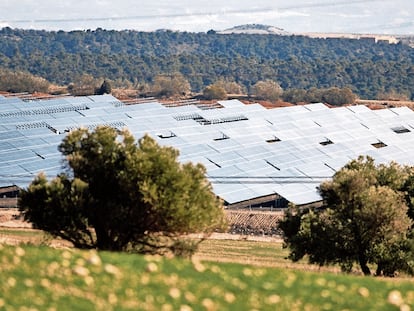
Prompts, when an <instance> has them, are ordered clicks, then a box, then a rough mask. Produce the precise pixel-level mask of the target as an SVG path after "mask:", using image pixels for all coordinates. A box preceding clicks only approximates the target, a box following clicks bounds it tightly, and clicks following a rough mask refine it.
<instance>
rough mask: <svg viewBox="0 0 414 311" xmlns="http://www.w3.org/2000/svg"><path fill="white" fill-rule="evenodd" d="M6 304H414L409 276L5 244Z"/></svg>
mask: <svg viewBox="0 0 414 311" xmlns="http://www.w3.org/2000/svg"><path fill="white" fill-rule="evenodd" d="M0 262H1V263H0V272H1V274H0V290H1V296H0V308H5V309H6V310H105V311H107V310H182V311H188V310H377V311H378V310H384V311H385V310H387V311H388V310H410V306H412V305H413V304H414V291H413V284H412V282H409V281H402V280H400V281H395V280H379V279H373V278H361V277H356V276H342V275H334V274H328V273H310V272H309V273H308V272H296V271H292V270H286V269H283V270H282V269H277V268H263V267H254V266H249V265H240V264H225V263H212V262H200V261H198V260H193V261H192V262H191V261H186V260H179V259H167V258H161V257H153V256H139V255H129V254H119V253H109V252H100V253H97V252H95V251H79V250H55V249H50V248H46V247H30V246H24V247H21V246H17V247H11V246H2V245H0Z"/></svg>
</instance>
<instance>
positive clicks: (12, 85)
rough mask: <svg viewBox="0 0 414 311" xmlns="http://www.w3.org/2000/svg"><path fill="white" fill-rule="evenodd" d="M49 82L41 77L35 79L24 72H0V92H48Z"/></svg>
mask: <svg viewBox="0 0 414 311" xmlns="http://www.w3.org/2000/svg"><path fill="white" fill-rule="evenodd" d="M49 87H50V83H49V81H47V80H46V79H43V78H41V77H36V76H34V75H32V74H30V73H26V72H19V71H18V72H13V71H10V70H3V69H2V70H0V90H1V91H7V92H13V93H21V92H28V93H34V92H43V93H46V92H48V90H49Z"/></svg>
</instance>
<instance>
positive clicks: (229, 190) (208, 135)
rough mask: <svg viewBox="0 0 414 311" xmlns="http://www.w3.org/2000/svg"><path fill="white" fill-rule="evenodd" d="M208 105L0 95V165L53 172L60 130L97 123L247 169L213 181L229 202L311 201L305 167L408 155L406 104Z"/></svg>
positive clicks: (210, 170) (215, 168) (411, 145)
mask: <svg viewBox="0 0 414 311" xmlns="http://www.w3.org/2000/svg"><path fill="white" fill-rule="evenodd" d="M208 108H209V109H208V110H206V109H205V107H203V106H202V105H200V104H198V103H185V104H182V105H168V107H167V105H163V104H161V103H158V102H150V103H149V102H147V103H141V104H136V105H125V104H123V103H122V102H120V101H119V100H117V99H115V98H114V97H112V96H110V95H105V96H89V97H69V96H68V97H64V98H57V99H52V100H47V101H46V100H44V101H42V100H39V101H34V102H23V101H22V100H20V99H18V98H12V99H9V98H2V97H0V141H1V144H0V155H1V158H0V159H1V160H0V174H1V172H2V170H3V172H4V174H6V173H7V174H9V175H10V176H18V175H19V174H20V176H21V175H22V174H29V175H28V176H34V174H36V173H37V172H39V171H41V170H44V171H45V172H47V173H48V174H51V176H54V175H55V174H56V173H57V172H59V170H60V169H61V168H60V165H61V163H60V161H61V156H60V154H59V152H58V150H57V146H58V145H59V144H60V143H61V141H62V139H63V138H64V137H65V135H66V134H67V133H68V132H69V131H71V130H73V129H75V128H78V127H80V126H84V127H87V128H89V129H91V130H93V129H94V128H95V127H96V126H98V125H108V126H113V127H116V128H118V129H121V128H125V127H127V128H128V129H129V130H130V131H131V133H132V134H133V135H134V136H135V137H136V139H139V138H141V137H142V136H143V135H144V134H145V133H148V134H149V135H151V136H152V137H154V138H155V139H156V140H157V142H158V143H159V144H160V145H162V146H173V147H175V148H177V149H178V150H179V151H180V157H179V160H180V161H182V162H188V161H190V162H194V163H202V164H203V165H205V167H206V168H207V174H208V176H214V174H219V175H220V176H222V177H225V176H228V177H235V176H239V177H243V176H244V177H247V179H246V180H238V181H237V182H235V181H234V180H233V182H232V183H227V184H226V183H219V184H215V182H218V181H217V180H212V182H213V186H214V190H215V191H216V194H217V195H220V196H221V197H222V198H223V199H224V200H225V201H226V202H227V203H229V204H231V203H238V202H242V201H249V200H252V199H254V198H256V197H258V196H259V197H260V196H263V197H265V196H266V195H272V194H275V193H278V194H279V195H282V196H284V197H285V198H286V199H287V200H289V201H292V202H294V203H296V204H305V203H310V202H314V201H315V200H318V199H320V197H319V195H318V193H317V191H316V186H318V182H320V180H315V179H314V178H313V176H316V175H322V176H324V175H327V176H328V177H329V176H332V175H333V174H334V173H335V171H337V170H339V169H340V168H341V167H343V165H344V164H346V163H347V162H349V160H351V159H354V158H356V157H357V156H359V155H361V154H363V155H371V156H373V157H374V158H375V159H376V160H377V162H379V163H386V162H387V161H390V160H397V161H400V162H401V163H412V162H413V161H414V160H412V159H414V157H413V156H412V155H413V153H414V112H413V111H412V110H410V109H408V108H406V107H402V108H392V109H385V110H377V111H372V110H370V109H369V108H367V107H365V106H349V107H340V108H328V107H327V106H325V105H323V104H320V103H318V104H309V105H303V106H299V105H298V106H292V107H286V108H277V109H265V108H264V107H263V106H261V105H259V104H253V105H244V104H243V103H241V102H239V101H237V100H231V101H220V102H219V105H217V106H214V107H213V106H209V107H208ZM256 177H262V178H269V177H270V178H271V179H270V181H269V180H267V181H266V182H265V183H261V184H257V183H254V182H252V179H251V178H256ZM281 178H285V180H283V179H281ZM303 178H305V180H302V179H303ZM15 181H16V182H19V184H24V182H23V181H25V182H26V184H25V185H26V186H27V184H28V183H29V182H30V180H29V179H28V178H26V179H24V178H20V179H19V180H17V179H16V180H15Z"/></svg>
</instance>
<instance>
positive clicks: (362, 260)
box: [358, 254, 371, 275]
mask: <svg viewBox="0 0 414 311" xmlns="http://www.w3.org/2000/svg"><path fill="white" fill-rule="evenodd" d="M358 259H359V265H360V267H361V270H362V273H364V275H371V270H370V269H369V267H368V260H367V258H366V257H365V255H363V254H359V258H358Z"/></svg>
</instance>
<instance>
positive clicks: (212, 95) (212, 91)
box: [203, 83, 227, 100]
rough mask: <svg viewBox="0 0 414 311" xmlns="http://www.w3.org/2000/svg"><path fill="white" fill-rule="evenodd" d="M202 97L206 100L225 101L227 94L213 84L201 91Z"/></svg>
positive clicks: (220, 87)
mask: <svg viewBox="0 0 414 311" xmlns="http://www.w3.org/2000/svg"><path fill="white" fill-rule="evenodd" d="M203 97H204V98H205V99H208V100H211V99H227V92H226V90H225V89H224V88H223V87H222V86H220V85H218V84H217V83H215V84H211V85H209V86H207V87H206V88H205V89H204V90H203Z"/></svg>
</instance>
